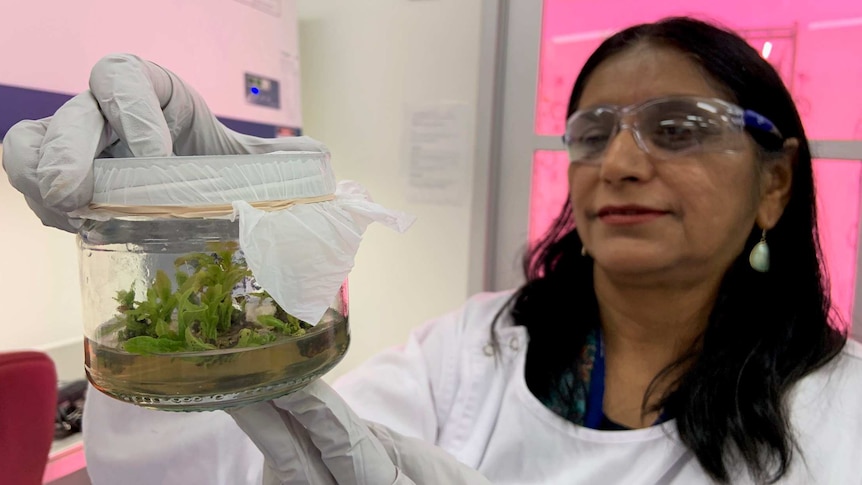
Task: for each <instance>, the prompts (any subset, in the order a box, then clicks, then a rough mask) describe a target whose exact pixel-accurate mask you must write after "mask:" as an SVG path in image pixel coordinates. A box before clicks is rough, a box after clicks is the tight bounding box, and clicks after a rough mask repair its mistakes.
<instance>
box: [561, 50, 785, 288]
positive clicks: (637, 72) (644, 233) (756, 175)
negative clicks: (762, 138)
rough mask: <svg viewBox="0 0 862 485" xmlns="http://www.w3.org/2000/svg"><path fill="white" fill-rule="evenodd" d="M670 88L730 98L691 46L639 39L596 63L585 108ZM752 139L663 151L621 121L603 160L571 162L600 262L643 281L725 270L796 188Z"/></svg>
mask: <svg viewBox="0 0 862 485" xmlns="http://www.w3.org/2000/svg"><path fill="white" fill-rule="evenodd" d="M670 95H688V96H701V97H709V98H720V99H724V100H725V101H732V100H730V99H728V97H727V96H726V95H725V94H724V93H723V92H722V91H721V90H720V89H719V88H718V87H717V85H716V83H715V82H713V81H710V80H709V79H708V78H707V77H706V76H705V74H704V73H703V71H702V70H701V69H700V68H699V66H698V65H697V64H695V63H694V62H693V61H691V60H689V58H687V57H686V56H685V54H683V53H681V52H679V51H677V50H674V49H670V48H666V47H653V46H636V47H633V48H631V49H629V50H627V51H624V52H622V53H620V54H617V55H615V56H613V57H610V58H608V59H607V60H606V61H604V63H602V64H601V65H599V67H598V68H596V70H595V71H593V73H592V74H591V76H590V78H589V80H588V82H587V84H586V86H585V89H584V91H583V95H582V96H581V99H580V102H579V108H580V109H584V108H589V107H592V106H597V105H603V104H611V105H617V106H628V105H633V104H638V103H642V102H644V101H646V100H650V99H653V98H658V97H662V96H670ZM745 140H746V141H745V146H744V147H743V149H741V150H738V151H736V152H734V153H726V152H724V153H697V154H691V155H685V156H682V157H678V158H673V159H670V160H660V159H656V158H655V157H654V156H651V155H650V154H648V153H645V152H644V151H642V150H641V149H640V148H639V147H638V146H637V144H636V141H635V139H634V137H633V134H632V132H631V130H623V131H621V132H620V133H619V134H618V135H617V136H616V137H615V138H614V139H612V140H611V142H610V144H609V145H608V148H607V150H606V151H605V152H604V154H603V155H601V158H600V160H599V163H597V164H592V165H590V164H577V163H574V164H571V165H570V167H569V173H568V175H569V185H570V190H571V193H570V197H571V202H572V206H573V209H574V217H575V222H576V224H577V231H578V233H579V235H580V237H581V240H582V241H583V242H584V246H585V247H586V249H587V251H588V252H589V253H590V255H591V256H592V257H593V259H594V260H595V263H596V267H597V269H600V270H602V271H605V272H606V273H607V274H609V275H611V274H613V275H618V276H625V277H638V278H641V279H640V281H644V280H643V278H642V277H643V276H652V277H653V278H648V280H649V281H652V282H653V283H655V282H657V281H667V280H668V277H669V278H670V281H673V282H677V283H681V284H688V283H689V282H692V283H693V282H696V281H702V280H703V279H704V278H709V279H713V278H711V277H718V275H721V274H723V273H724V271H725V270H726V269H727V268H728V267H729V266H730V264H731V263H732V261H733V260H734V259H735V258H736V257H737V256H738V255H739V254H740V252H741V251H742V250H743V247H744V245H745V241H746V239H747V237H748V235H749V233H750V232H751V230H752V227H753V226H754V225H755V222H757V223H758V224H759V225H761V226H763V227H767V228H769V227H772V226H773V225H774V224H775V222H777V220H778V217H780V213H781V210H783V206H784V203H785V202H786V201H785V200H784V198H785V197H784V196H786V195H787V194H786V193H787V191H789V173H788V174H787V175H786V176H785V178H786V180H783V181H782V180H780V179H781V177H778V179H776V177H775V176H773V175H774V174H764V171H763V170H761V168H760V164H759V163H758V161H757V159H756V156H755V153H756V152H755V144H754V142H753V141H752V140H751V139H750V138H749V137H745ZM788 166H789V165H788ZM776 184H777V185H779V186H780V185H782V184H784V185H786V187H784V189H786V190H785V193H784V196H781V194H778V195H776V194H775V190H776ZM779 206H780V207H779ZM632 208H633V209H632ZM623 209H626V210H623Z"/></svg>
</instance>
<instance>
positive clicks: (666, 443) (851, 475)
mask: <svg viewBox="0 0 862 485" xmlns="http://www.w3.org/2000/svg"><path fill="white" fill-rule="evenodd" d="M509 296H510V293H496V294H482V295H477V296H476V297H474V298H472V299H470V300H469V301H468V302H467V304H466V305H465V306H464V307H463V308H462V309H461V310H459V311H458V312H455V313H452V314H449V315H446V316H443V317H441V318H439V319H436V320H434V321H432V322H429V323H428V324H426V325H424V326H423V327H421V328H420V329H418V330H416V331H415V332H413V333H412V334H411V336H410V338H409V339H408V342H407V343H406V344H405V345H404V346H402V347H399V348H396V349H392V350H389V351H386V352H383V353H381V354H379V355H377V356H376V357H374V358H372V359H371V360H369V361H368V362H367V363H365V364H364V365H362V366H361V367H359V368H358V369H356V370H355V371H353V372H352V373H350V374H348V375H347V376H345V377H344V378H342V379H341V380H340V381H339V382H337V383H336V386H335V387H336V389H337V390H338V391H339V392H340V393H341V394H342V395H343V396H344V398H345V399H346V400H347V402H348V403H350V405H351V406H352V407H353V408H354V409H355V410H356V412H357V413H358V414H359V415H360V416H362V417H364V418H366V419H369V420H372V421H377V422H380V423H383V424H385V425H387V426H389V427H390V428H392V429H394V430H396V431H398V432H401V433H403V434H406V435H410V436H415V437H418V438H422V439H425V440H427V441H430V442H434V443H437V444H438V445H439V446H441V447H442V448H443V449H445V450H447V451H448V452H450V453H451V454H453V455H454V456H455V457H456V458H458V459H459V460H461V461H462V462H464V463H466V464H467V465H469V466H471V467H474V468H477V469H478V470H479V471H481V472H482V473H483V474H484V475H485V476H487V477H488V478H489V479H490V480H491V481H492V482H493V483H499V484H519V485H526V484H580V483H583V484H587V483H590V484H591V483H625V484H650V485H652V484H686V485H687V484H692V483H708V480H707V478H706V475H705V474H704V472H703V470H702V469H701V467H700V466H699V464H698V463H697V460H696V459H695V458H694V456H693V455H692V454H691V453H690V452H688V451H687V450H686V449H685V447H683V446H682V445H681V444H680V443H679V441H678V440H677V438H676V431H675V427H674V426H673V422H672V421H671V422H668V423H665V424H664V425H663V426H659V427H653V428H647V429H639V430H633V431H597V430H591V429H587V428H583V427H580V426H575V425H573V424H572V423H570V422H568V421H566V420H565V419H563V418H561V417H559V416H557V415H556V414H554V413H553V412H552V411H550V410H548V409H547V408H546V407H544V406H543V405H542V404H541V403H540V402H539V401H538V400H537V399H536V398H535V397H534V396H533V395H532V394H531V393H530V392H529V390H528V389H527V386H526V383H525V381H524V358H525V355H526V352H525V350H526V344H527V335H526V331H525V330H524V329H523V328H522V327H516V326H513V325H512V324H511V323H510V322H509V321H508V320H507V319H503V320H501V322H500V324H499V326H498V328H497V329H496V330H495V332H496V335H497V339H498V341H499V342H500V351H499V353H495V352H493V351H492V347H491V346H490V345H489V344H490V335H491V334H490V332H491V321H492V319H493V317H494V315H496V314H497V312H498V310H499V309H500V308H501V306H502V305H503V304H504V302H505V301H506V299H507V298H508V297H509ZM860 383H862V346H860V344H858V343H856V342H850V343H849V344H848V345H847V347H846V349H845V350H844V351H843V352H842V354H841V355H840V356H839V357H838V358H837V359H836V360H835V361H833V362H832V363H830V364H829V365H828V366H826V367H824V368H823V369H820V370H819V371H817V372H815V373H814V374H812V375H810V376H808V377H806V378H805V379H803V380H802V381H801V382H800V383H799V384H798V385H797V386H796V388H795V389H794V390H793V392H792V394H791V396H790V403H789V404H790V406H789V409H790V411H791V423H792V425H793V427H794V429H795V430H796V432H797V439H798V443H799V446H800V449H801V454H800V453H796V454H794V461H793V464H792V467H791V471H790V473H789V474H788V475H787V476H786V478H785V480H783V481H782V483H792V484H796V483H799V484H803V483H804V484H819V483H829V484H831V483H841V484H851V483H856V484H862V472H860V471H859V463H860V462H859V460H860V458H862V386H860V385H859V384H860ZM92 394H94V393H91V397H94V396H92ZM99 397H101V396H99ZM107 399H108V398H104V399H97V400H95V401H94V402H95V403H99V404H96V405H95V406H94V408H96V409H97V410H98V413H99V414H97V415H95V416H94V412H92V411H93V410H92V409H90V410H89V411H88V413H87V414H88V417H89V419H90V420H91V421H90V425H89V427H88V426H85V429H88V428H89V433H88V434H85V439H86V440H87V450H88V460H89V466H90V473H91V476H92V478H93V483H94V484H95V485H102V484H114V483H123V484H129V485H134V484H137V483H141V484H145V483H146V484H151V483H162V484H166V485H170V484H175V483H176V484H183V485H186V484H188V485H192V484H207V485H213V484H231V485H236V484H244V483H249V484H254V483H259V482H258V481H259V470H260V466H261V459H260V457H259V454H257V453H256V452H254V451H253V450H252V448H251V443H250V442H249V441H248V439H247V438H245V437H243V436H242V435H241V433H240V432H239V430H238V429H237V428H236V426H235V425H233V423H232V422H231V421H230V420H229V418H228V417H227V416H226V415H224V414H221V413H205V414H189V415H176V414H168V413H155V414H153V413H154V412H147V411H145V410H141V409H139V408H135V407H132V406H130V405H124V404H122V403H119V402H115V401H110V400H107ZM89 405H90V403H88V406H89ZM104 405H111V406H112V407H113V408H114V409H111V410H108V409H107V408H105V407H104ZM88 417H85V423H87V421H86V420H87V419H88ZM134 421H137V424H135V423H134ZM125 433H128V434H127V435H126V437H123V435H124V434H125ZM148 436H150V437H148ZM133 450H135V451H133ZM130 453H133V456H130ZM801 457H804V461H803V460H802V459H801ZM734 483H746V480H745V479H744V478H740V479H737V480H735V481H734Z"/></svg>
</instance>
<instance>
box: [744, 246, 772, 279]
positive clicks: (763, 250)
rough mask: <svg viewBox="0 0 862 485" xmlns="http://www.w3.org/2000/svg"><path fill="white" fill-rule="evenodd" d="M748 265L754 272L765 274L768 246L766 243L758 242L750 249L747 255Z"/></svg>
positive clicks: (767, 269)
mask: <svg viewBox="0 0 862 485" xmlns="http://www.w3.org/2000/svg"><path fill="white" fill-rule="evenodd" d="M748 264H750V265H751V268H752V269H753V270H754V271H758V272H760V273H766V272H767V271H769V246H768V245H767V244H766V241H760V242H759V243H757V244H755V245H754V247H753V248H752V249H751V254H750V255H748Z"/></svg>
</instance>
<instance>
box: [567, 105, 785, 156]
mask: <svg viewBox="0 0 862 485" xmlns="http://www.w3.org/2000/svg"><path fill="white" fill-rule="evenodd" d="M746 128H747V129H749V130H756V131H758V132H762V133H765V134H767V135H768V136H774V137H777V139H778V140H781V139H782V136H781V133H780V132H779V131H778V129H777V128H776V127H775V124H773V123H772V122H771V121H769V120H768V119H766V118H765V117H763V116H761V115H759V114H757V113H755V112H754V111H751V110H745V109H742V108H740V107H739V106H736V105H734V104H731V103H728V102H726V101H722V100H720V99H714V98H700V97H693V96H668V97H663V98H656V99H651V100H648V101H646V102H644V103H641V104H637V105H632V106H626V107H619V106H612V105H604V106H596V107H592V108H587V109H584V110H579V111H577V112H575V113H574V114H572V116H571V117H569V120H568V121H567V122H566V134H565V135H563V143H564V144H565V146H566V148H567V149H568V152H569V160H571V162H572V163H580V164H598V163H600V161H601V156H602V154H604V152H605V150H607V148H608V145H610V143H611V141H612V140H613V139H614V137H615V136H616V135H617V134H619V133H620V132H621V131H622V130H625V129H630V130H631V131H632V134H633V135H634V139H635V141H636V143H637V145H638V147H640V149H641V150H643V151H644V152H646V153H649V154H650V155H652V156H653V157H656V158H658V159H662V160H667V159H671V158H674V157H679V156H685V155H692V154H697V153H727V152H730V153H733V152H738V151H740V150H743V149H744V148H745V143H746V142H745V130H746Z"/></svg>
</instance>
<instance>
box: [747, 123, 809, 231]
mask: <svg viewBox="0 0 862 485" xmlns="http://www.w3.org/2000/svg"><path fill="white" fill-rule="evenodd" d="M798 154H799V140H798V139H796V138H788V139H787V140H785V142H784V147H783V149H782V153H781V155H780V156H778V157H774V158H770V159H768V160H766V161H765V162H764V163H763V168H762V171H761V192H760V194H761V195H760V206H759V208H758V210H757V225H758V226H760V227H762V228H765V229H771V228H772V227H773V226H775V224H777V223H778V219H780V218H781V214H782V213H783V212H784V208H785V207H786V206H787V202H789V201H790V187H791V186H792V185H793V169H794V168H795V167H796V160H797V156H798Z"/></svg>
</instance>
